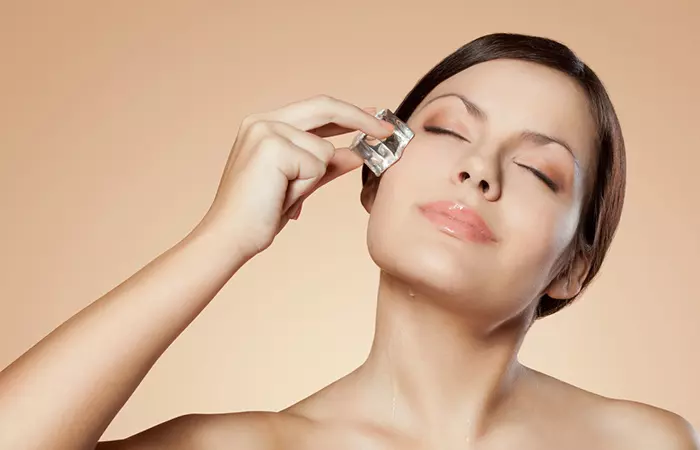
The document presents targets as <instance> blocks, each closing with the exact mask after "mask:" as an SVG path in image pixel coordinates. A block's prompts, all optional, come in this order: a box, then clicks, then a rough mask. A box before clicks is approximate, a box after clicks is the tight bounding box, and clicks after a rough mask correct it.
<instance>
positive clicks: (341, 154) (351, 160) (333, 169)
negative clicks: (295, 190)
mask: <svg viewBox="0 0 700 450" xmlns="http://www.w3.org/2000/svg"><path fill="white" fill-rule="evenodd" d="M363 162H364V161H363V160H362V158H360V157H359V156H358V155H357V154H356V153H355V152H353V151H351V150H350V149H347V148H341V149H338V150H336V152H335V154H334V156H333V159H331V162H330V163H329V164H328V166H327V167H326V172H325V174H324V175H323V176H322V177H321V178H320V179H319V180H318V182H316V183H315V184H314V185H313V186H312V187H311V188H310V189H309V190H308V191H306V192H305V193H304V194H303V195H302V196H301V197H299V198H297V199H296V200H295V201H294V203H292V204H291V205H290V206H289V209H288V210H287V214H288V216H289V218H290V219H293V220H296V219H297V218H298V217H299V214H301V208H302V205H303V204H304V201H305V200H306V199H307V198H309V197H310V196H311V194H313V193H314V192H316V191H317V190H318V189H320V188H321V186H323V185H325V184H327V183H329V182H331V181H333V180H335V179H336V178H338V177H340V176H342V175H345V174H346V173H348V172H351V171H353V170H355V169H357V168H358V167H360V166H361V165H362V164H363ZM290 195H291V193H290Z"/></svg>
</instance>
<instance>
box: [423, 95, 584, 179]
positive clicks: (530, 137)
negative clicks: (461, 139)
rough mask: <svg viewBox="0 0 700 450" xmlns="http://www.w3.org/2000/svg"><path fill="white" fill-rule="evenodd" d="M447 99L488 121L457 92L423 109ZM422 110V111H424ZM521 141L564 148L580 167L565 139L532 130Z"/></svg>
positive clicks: (443, 96) (527, 131) (440, 96)
mask: <svg viewBox="0 0 700 450" xmlns="http://www.w3.org/2000/svg"><path fill="white" fill-rule="evenodd" d="M445 97H457V98H458V99H459V100H461V101H462V104H464V107H465V108H466V109H467V112H469V114H471V115H472V116H474V117H475V118H476V119H478V120H480V121H486V120H487V119H488V115H487V114H486V112H485V111H484V110H483V109H481V108H479V107H478V106H477V105H476V104H475V103H473V102H472V101H471V100H469V99H468V98H467V97H465V96H464V95H462V94H458V93H456V92H449V93H447V94H442V95H439V96H437V97H434V98H432V99H430V100H429V101H428V102H427V103H426V104H425V106H423V108H425V107H426V106H428V105H429V104H431V103H432V102H434V101H435V100H438V99H441V98H445ZM423 108H421V109H423ZM520 140H521V141H528V142H532V143H533V144H535V145H543V146H544V145H547V144H557V145H559V146H561V147H563V148H564V149H565V150H566V151H568V152H569V153H570V154H571V156H572V157H573V158H574V163H575V164H576V166H577V167H580V163H579V161H578V158H576V155H575V154H574V151H573V150H572V149H571V146H570V145H569V144H567V143H566V141H564V140H563V139H558V138H555V137H552V136H548V135H546V134H544V133H539V132H537V131H532V130H525V131H523V132H522V133H521V134H520Z"/></svg>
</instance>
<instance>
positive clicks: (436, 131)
mask: <svg viewBox="0 0 700 450" xmlns="http://www.w3.org/2000/svg"><path fill="white" fill-rule="evenodd" d="M423 129H424V130H425V131H426V132H428V133H434V134H443V135H447V136H452V137H456V138H457V139H459V140H460V141H464V142H469V143H471V141H470V140H469V139H467V138H465V137H464V136H462V135H461V134H458V133H455V132H454V131H452V130H448V129H445V128H440V127H436V126H432V125H425V126H424V127H423Z"/></svg>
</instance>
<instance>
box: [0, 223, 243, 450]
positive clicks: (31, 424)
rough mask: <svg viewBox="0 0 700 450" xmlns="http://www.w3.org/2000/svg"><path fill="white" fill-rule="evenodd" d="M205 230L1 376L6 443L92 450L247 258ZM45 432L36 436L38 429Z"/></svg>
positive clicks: (1, 426) (0, 440)
mask: <svg viewBox="0 0 700 450" xmlns="http://www.w3.org/2000/svg"><path fill="white" fill-rule="evenodd" d="M221 248H222V245H221V239H219V238H218V237H217V234H216V233H214V232H213V231H210V230H205V229H200V230H197V232H196V233H193V234H192V235H190V236H188V237H187V238H186V239H184V240H183V241H182V242H180V243H178V244H177V245H176V246H175V247H173V248H172V249H170V250H168V251H167V252H165V253H164V254H163V255H161V256H160V257H158V258H157V259H156V260H154V261H153V262H151V263H150V264H148V265H147V266H146V267H144V268H143V269H142V270H140V271H139V272H137V273H136V274H135V275H133V276H132V277H131V278H129V279H128V280H126V281H125V282H124V283H122V284H121V285H120V286H118V287H116V288H115V289H114V290H112V291H111V292H109V293H107V294H106V295H105V296H104V297H102V298H100V299H99V300H97V301H95V302H94V303H92V304H91V305H89V306H88V307H87V308H85V309H84V310H82V311H81V312H79V313H78V314H76V315H75V316H74V317H72V318H71V319H70V320H68V321H67V322H65V323H64V324H62V325H61V326H60V327H58V328H57V329H56V330H55V331H54V332H52V333H51V334H50V335H48V336H47V337H46V338H44V339H43V340H42V341H40V342H39V343H38V344H36V345H35V346H34V347H33V348H32V349H31V350H29V351H28V352H27V353H25V354H24V355H22V356H21V357H20V358H19V359H18V360H16V361H15V362H14V363H13V364H11V365H10V366H9V367H7V368H6V369H5V370H3V371H2V372H1V373H0V448H2V449H10V448H12V449H34V448H36V449H39V448H42V449H43V448H71V449H88V448H92V447H94V445H95V442H97V440H98V439H99V437H100V436H101V435H102V433H103V432H104V430H105V429H106V428H107V426H108V425H109V423H110V422H111V421H112V420H113V418H114V416H115V415H116V414H117V412H118V411H119V410H120V409H121V408H122V406H123V405H124V403H125V402H126V401H127V399H128V398H129V397H130V396H131V394H132V393H133V392H134V390H135V389H136V387H137V386H138V385H139V383H140V382H141V380H142V379H143V377H144V376H145V375H146V373H147V372H148V371H149V370H150V368H151V367H152V366H153V364H154V363H155V361H156V360H157V359H158V357H159V356H160V355H161V354H162V353H163V352H164V351H165V350H166V349H167V347H168V346H169V345H170V344H171V343H172V342H173V340H174V339H175V338H176V337H177V336H178V335H179V334H180V333H181V332H182V331H183V330H184V329H185V328H186V327H187V326H188V325H189V323H190V322H191V321H192V320H193V319H194V318H195V317H196V316H197V315H198V314H199V312H200V311H201V310H202V309H203V308H204V307H205V306H206V305H207V304H208V303H209V302H210V301H211V299H212V298H213V297H214V296H215V295H216V293H217V292H218V291H219V290H220V289H221V287H222V286H223V285H224V284H225V283H226V282H227V280H228V279H229V278H230V277H231V276H232V275H233V274H234V273H235V272H236V270H238V268H239V267H240V266H241V265H242V264H243V263H244V262H245V258H243V257H242V256H241V255H237V254H235V253H226V252H222V251H221ZM38 431H39V432H38Z"/></svg>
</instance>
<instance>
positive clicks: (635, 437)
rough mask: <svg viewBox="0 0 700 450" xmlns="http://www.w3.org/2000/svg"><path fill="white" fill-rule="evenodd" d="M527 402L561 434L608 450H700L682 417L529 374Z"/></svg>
mask: <svg viewBox="0 0 700 450" xmlns="http://www.w3.org/2000/svg"><path fill="white" fill-rule="evenodd" d="M529 375H530V378H529V379H530V380H531V383H530V386H532V387H533V389H530V390H529V391H530V393H531V395H530V396H528V399H529V400H534V401H535V402H536V403H537V404H538V405H540V407H541V408H542V409H541V411H542V417H543V418H545V421H546V423H547V424H550V425H551V423H552V422H556V423H557V428H558V429H559V431H562V433H561V434H562V435H563V436H565V437H568V438H571V437H573V436H578V438H577V439H578V440H580V441H585V442H589V443H591V444H592V446H593V447H594V448H598V449H610V450H628V449H629V450H643V449H650V450H651V449H653V450H700V445H699V444H698V436H697V434H696V432H695V430H693V427H692V426H691V425H690V424H689V423H688V421H686V420H685V419H684V418H683V417H681V416H679V415H678V414H675V413H672V412H670V411H666V410H664V409H661V408H657V407H654V406H650V405H646V404H643V403H639V402H633V401H627V400H619V399H613V398H608V397H604V396H601V395H598V394H595V393H592V392H589V391H586V390H584V389H581V388H578V387H576V386H573V385H571V384H568V383H566V382H564V381H561V380H558V379H556V378H553V377H550V376H549V375H545V374H542V373H540V372H537V371H534V370H530V371H529Z"/></svg>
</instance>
